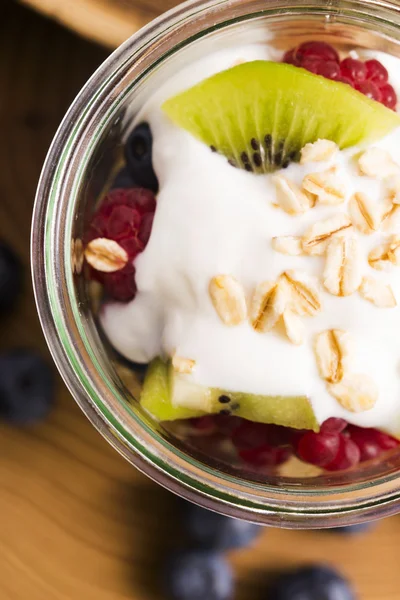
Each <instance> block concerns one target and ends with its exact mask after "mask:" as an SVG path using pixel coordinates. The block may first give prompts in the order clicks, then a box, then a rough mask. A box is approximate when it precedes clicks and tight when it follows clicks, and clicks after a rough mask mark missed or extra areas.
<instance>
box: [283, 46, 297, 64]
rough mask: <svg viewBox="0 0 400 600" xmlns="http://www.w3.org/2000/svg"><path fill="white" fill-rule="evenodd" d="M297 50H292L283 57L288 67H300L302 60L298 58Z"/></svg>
mask: <svg viewBox="0 0 400 600" xmlns="http://www.w3.org/2000/svg"><path fill="white" fill-rule="evenodd" d="M296 50H297V49H296V48H291V49H290V50H288V51H287V52H285V54H284V55H283V62H284V63H287V64H288V65H295V66H296V67H298V66H299V65H300V60H299V59H298V58H297V56H296Z"/></svg>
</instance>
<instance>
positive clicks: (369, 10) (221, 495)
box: [32, 0, 400, 528]
mask: <svg viewBox="0 0 400 600" xmlns="http://www.w3.org/2000/svg"><path fill="white" fill-rule="evenodd" d="M307 39H321V40H326V41H328V42H332V43H334V44H335V45H336V46H339V47H343V48H346V47H347V48H349V47H366V48H374V49H379V50H383V51H385V52H388V53H391V54H393V55H397V56H400V3H399V2H398V1H392V2H389V1H384V0H362V1H361V0H326V1H325V2H321V0H291V1H287V0H208V1H204V0H193V1H191V2H188V3H186V4H183V5H181V6H179V7H178V8H176V9H175V10H172V11H170V12H169V13H167V14H165V15H164V16H162V17H160V18H159V19H156V20H155V21H153V22H152V23H150V25H148V26H147V27H145V28H144V29H142V30H141V31H139V32H138V33H137V34H135V35H134V36H133V37H132V38H130V39H129V40H128V41H127V42H126V43H125V44H123V45H122V46H121V47H120V48H119V49H118V50H117V51H116V52H114V54H112V55H111V56H110V57H109V58H108V60H107V61H106V62H105V63H104V64H103V65H102V66H101V67H100V68H99V69H98V71H97V72H96V73H95V74H94V75H93V77H92V78H91V79H90V80H89V82H88V83H87V84H86V86H85V87H84V88H83V90H82V91H81V92H80V94H79V96H78V97H77V99H76V100H75V102H74V104H73V105H72V107H71V108H70V110H69V112H68V113H67V115H66V117H65V119H64V121H63V122H62V124H61V126H60V128H59V130H58V132H57V134H56V136H55V139H54V141H53V144H52V146H51V148H50V151H49V154H48V157H47V160H46V163H45V166H44V169H43V173H42V176H41V179H40V183H39V188H38V192H37V199H36V205H35V210H34V216H33V234H32V268H33V279H34V287H35V294H36V301H37V306H38V310H39V314H40V318H41V321H42V326H43V329H44V332H45V335H46V338H47V341H48V344H49V346H50V350H51V352H52V354H53V357H54V360H55V362H56V364H57V366H58V368H59V370H60V372H61V374H62V376H63V378H64V380H65V382H66V384H67V386H68V387H69V389H70V391H71V393H72V395H73V396H74V398H75V399H76V401H77V402H78V404H79V406H80V407H81V408H82V410H83V411H84V412H85V414H86V415H87V417H88V418H89V419H90V420H91V421H92V423H93V424H94V425H95V427H97V429H98V430H99V431H100V432H101V433H102V435H103V436H104V437H105V438H106V439H107V440H108V441H109V442H110V443H111V444H112V445H113V446H114V447H115V448H116V449H117V450H118V451H119V452H120V453H121V454H122V455H123V456H124V457H125V458H126V459H127V460H129V461H130V462H131V463H132V464H133V465H135V466H136V467H137V468H138V469H140V470H141V471H142V472H144V473H146V474H147V475H148V476H150V477H151V478H152V479H154V480H155V481H157V482H158V483H160V484H161V485H163V486H165V487H166V488H168V489H170V490H172V491H173V492H175V493H177V494H180V495H181V496H184V497H185V498H187V499H190V500H192V501H194V502H197V503H198V504H201V505H203V506H205V507H208V508H210V509H215V510H217V511H220V512H223V513H226V514H228V515H230V516H235V517H239V518H243V519H247V520H252V521H256V522H259V523H263V524H267V525H273V526H277V527H291V528H319V527H332V526H339V525H349V524H353V523H357V522H362V521H366V520H370V519H373V518H376V517H383V516H386V515H390V514H393V513H395V512H396V511H397V510H398V507H399V506H400V504H399V498H400V477H399V469H400V453H399V452H394V453H393V454H391V455H388V456H387V457H386V459H385V460H383V461H382V460H381V461H376V462H373V461H372V462H369V463H365V464H363V465H361V466H360V467H359V468H358V469H357V470H353V471H350V472H344V473H336V474H335V473H329V474H326V473H321V472H316V471H315V470H310V468H309V466H307V465H302V464H301V463H298V464H297V465H296V468H295V469H294V470H292V472H287V470H285V469H282V470H278V471H276V472H275V473H273V474H269V475H265V476H264V477H262V478H260V477H258V478H257V477H254V476H253V475H252V474H250V473H247V472H246V471H245V470H237V469H233V468H231V467H230V466H229V465H227V464H223V463H221V462H219V461H216V460H213V459H211V458H207V456H205V455H204V454H202V453H201V452H198V451H194V450H193V449H191V448H189V447H188V446H187V445H185V443H184V442H182V440H181V439H179V437H177V436H174V434H173V433H171V431H169V430H168V429H166V428H164V427H163V426H162V425H161V424H159V423H156V422H154V421H153V420H152V419H151V418H150V417H149V416H148V415H147V414H145V413H144V412H143V411H142V410H141V408H140V405H139V403H138V402H137V398H138V396H139V393H140V381H141V373H140V369H139V370H138V371H137V372H136V373H135V372H133V371H130V370H127V369H126V366H124V365H123V361H122V360H121V358H120V357H118V356H117V354H116V353H115V352H114V351H113V350H112V348H110V346H109V345H108V344H107V341H106V340H104V337H103V336H102V334H101V332H100V330H99V329H98V327H97V323H96V310H95V307H94V303H93V289H91V287H90V285H88V283H87V281H86V280H85V278H84V277H82V275H80V274H79V271H80V267H81V264H80V263H81V260H80V256H79V254H80V250H81V242H80V240H81V239H82V235H83V230H84V226H85V223H87V220H88V218H89V216H90V214H91V213H92V212H93V208H94V206H95V203H96V201H97V199H98V198H99V196H100V195H101V192H102V191H104V189H106V186H107V184H108V182H109V181H110V179H111V177H112V175H113V173H114V172H115V170H116V168H117V167H118V165H119V162H120V160H121V156H122V141H121V140H122V139H123V138H124V135H125V134H126V132H127V130H128V129H129V124H130V122H131V119H132V117H133V115H134V114H135V112H136V111H137V110H138V108H139V107H140V106H141V105H142V104H143V103H144V102H145V101H146V99H147V98H148V97H149V96H151V94H152V92H153V90H155V89H156V88H157V87H158V86H160V85H161V84H162V83H163V82H164V81H166V80H167V79H168V77H169V76H170V74H171V73H173V72H175V71H176V70H178V69H179V68H181V66H182V65H185V64H187V63H188V61H193V60H195V59H196V58H199V57H201V56H204V55H206V54H207V53H210V52H213V51H215V50H216V49H220V48H224V47H227V46H229V45H235V44H240V43H242V42H243V43H245V42H248V41H251V42H255V41H260V42H261V41H265V40H267V41H268V43H269V44H272V45H273V46H275V47H277V48H280V49H286V48H288V47H290V46H293V45H296V44H298V43H300V42H302V41H305V40H307ZM135 398H136V399H135Z"/></svg>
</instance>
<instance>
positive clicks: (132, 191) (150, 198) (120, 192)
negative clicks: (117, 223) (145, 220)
mask: <svg viewBox="0 0 400 600" xmlns="http://www.w3.org/2000/svg"><path fill="white" fill-rule="evenodd" d="M121 204H122V205H126V206H130V207H131V208H136V210H138V211H139V212H140V214H145V213H147V212H154V211H155V209H156V199H155V196H154V193H153V192H152V191H151V190H146V189H145V188H116V189H114V190H111V191H110V192H109V194H107V196H106V197H105V198H104V200H103V202H102V204H101V207H100V210H103V211H104V210H105V211H107V208H108V207H109V206H111V207H113V206H117V205H121Z"/></svg>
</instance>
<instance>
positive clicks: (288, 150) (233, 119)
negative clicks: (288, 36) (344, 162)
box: [163, 61, 400, 173]
mask: <svg viewBox="0 0 400 600" xmlns="http://www.w3.org/2000/svg"><path fill="white" fill-rule="evenodd" d="M163 110H164V111H165V112H166V114H167V115H168V116H169V117H170V119H171V120H172V121H173V122H174V123H176V124H177V125H179V126H180V127H182V128H184V129H186V130H187V131H189V132H190V133H191V134H192V135H194V136H195V137H196V138H198V139H199V140H201V141H202V142H204V143H205V144H207V145H208V146H210V148H211V150H213V151H215V152H219V153H220V154H223V155H224V156H226V157H227V159H228V161H229V162H230V164H232V165H233V166H236V167H239V168H241V169H245V170H246V171H253V172H255V173H268V172H271V171H274V170H276V169H278V168H285V167H287V166H288V165H289V163H290V162H292V161H297V160H298V159H299V155H300V150H301V149H302V148H303V147H304V146H305V144H307V143H308V142H315V141H316V140H318V139H328V140H332V141H333V142H336V143H337V144H338V146H339V147H340V148H348V147H350V146H355V145H366V144H370V143H371V142H374V141H376V140H377V139H378V138H380V137H382V136H384V135H386V134H387V133H389V132H390V131H391V130H392V129H394V128H395V127H398V126H399V125H400V116H399V115H397V114H396V113H395V112H394V111H392V110H390V109H388V108H386V107H385V106H383V105H382V104H380V103H379V102H376V101H375V100H371V99H370V98H367V97H366V96H364V95H363V94H361V93H360V92H358V91H356V90H354V89H353V88H352V87H351V86H349V85H346V84H344V83H339V82H337V81H331V80H329V79H326V78H324V77H322V76H320V75H315V74H313V73H310V72H309V71H306V70H305V69H301V68H299V67H294V66H293V65H288V64H284V63H275V62H269V61H253V62H248V63H244V64H241V65H238V66H236V67H232V68H231V69H228V70H227V71H222V72H220V73H217V74H216V75H214V76H213V77H210V78H209V79H206V80H204V81H202V82H201V83H199V84H198V85H195V86H194V87H192V88H190V89H188V90H186V91H184V92H182V93H180V94H178V95H177V96H174V97H173V98H170V99H169V100H167V101H166V102H165V103H164V104H163Z"/></svg>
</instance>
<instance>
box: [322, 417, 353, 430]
mask: <svg viewBox="0 0 400 600" xmlns="http://www.w3.org/2000/svg"><path fill="white" fill-rule="evenodd" d="M346 427H347V421H345V420H344V419H337V418H336V417H330V418H329V419H326V421H324V422H323V423H322V425H321V433H340V432H341V431H343V429H345V428H346Z"/></svg>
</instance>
